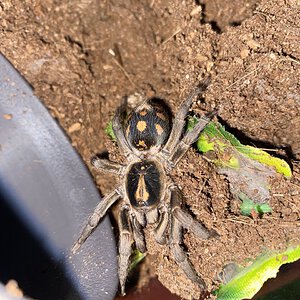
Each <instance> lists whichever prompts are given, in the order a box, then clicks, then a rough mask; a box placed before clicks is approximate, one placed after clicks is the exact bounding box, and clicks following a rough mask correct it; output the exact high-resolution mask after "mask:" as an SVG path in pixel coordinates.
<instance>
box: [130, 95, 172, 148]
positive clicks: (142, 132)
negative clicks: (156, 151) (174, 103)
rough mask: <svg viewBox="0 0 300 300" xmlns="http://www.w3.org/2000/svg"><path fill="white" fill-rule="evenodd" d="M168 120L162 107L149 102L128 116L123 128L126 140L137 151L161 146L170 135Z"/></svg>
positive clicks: (166, 113) (164, 108)
mask: <svg viewBox="0 0 300 300" xmlns="http://www.w3.org/2000/svg"><path fill="white" fill-rule="evenodd" d="M170 119H171V118H170V114H169V112H168V110H167V109H166V107H165V106H164V105H162V104H159V103H155V102H153V101H152V100H149V101H148V102H147V103H145V104H142V105H141V106H139V107H137V108H136V109H135V110H134V111H133V112H132V113H131V114H130V116H129V118H128V120H127V124H126V127H125V130H126V132H125V134H126V138H127V140H128V141H129V142H130V143H131V145H132V146H133V147H135V148H137V149H138V150H148V149H150V148H151V147H153V146H159V145H163V144H165V143H166V141H167V139H168V136H169V134H170V125H171V124H170V122H171V120H170Z"/></svg>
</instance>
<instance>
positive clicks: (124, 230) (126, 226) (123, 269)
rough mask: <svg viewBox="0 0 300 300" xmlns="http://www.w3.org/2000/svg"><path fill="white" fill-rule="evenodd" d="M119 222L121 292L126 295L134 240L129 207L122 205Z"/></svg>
mask: <svg viewBox="0 0 300 300" xmlns="http://www.w3.org/2000/svg"><path fill="white" fill-rule="evenodd" d="M118 223H119V231H120V235H119V280H120V287H121V294H122V295H125V284H126V278H127V275H128V268H129V258H130V256H131V245H132V242H133V237H132V228H131V224H130V221H129V214H128V207H127V206H125V207H122V208H121V210H120V214H119V217H118Z"/></svg>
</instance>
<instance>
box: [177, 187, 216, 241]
mask: <svg viewBox="0 0 300 300" xmlns="http://www.w3.org/2000/svg"><path fill="white" fill-rule="evenodd" d="M181 203H182V193H181V191H180V190H179V188H178V187H177V186H173V187H172V198H171V206H172V215H173V216H174V217H175V218H176V219H177V220H178V221H179V223H180V224H181V225H182V227H183V228H185V229H187V230H189V231H190V232H192V233H194V234H195V235H197V236H198V237H199V238H200V239H203V240H207V239H209V238H211V237H216V236H218V235H217V234H216V232H214V231H210V230H208V229H206V228H205V227H204V226H203V225H202V224H201V223H200V222H198V221H197V220H195V219H194V218H193V217H192V216H191V215H190V214H189V213H187V212H186V211H184V210H183V209H182V208H181Z"/></svg>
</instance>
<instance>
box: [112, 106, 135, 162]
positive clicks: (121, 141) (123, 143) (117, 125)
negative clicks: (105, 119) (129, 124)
mask: <svg viewBox="0 0 300 300" xmlns="http://www.w3.org/2000/svg"><path fill="white" fill-rule="evenodd" d="M124 111H125V104H123V105H121V106H120V107H119V108H118V109H117V111H116V114H115V116H114V118H113V120H112V127H113V131H114V134H115V135H116V140H117V143H118V145H119V147H120V149H121V152H122V153H124V155H125V157H126V158H128V157H129V155H130V153H131V152H132V147H131V146H130V145H129V143H128V142H127V139H126V137H125V135H124V129H123V124H122V114H123V113H124Z"/></svg>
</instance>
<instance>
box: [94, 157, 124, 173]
mask: <svg viewBox="0 0 300 300" xmlns="http://www.w3.org/2000/svg"><path fill="white" fill-rule="evenodd" d="M91 164H92V165H93V167H95V168H96V169H97V170H102V171H108V172H111V173H114V174H117V175H121V174H122V173H123V170H124V167H123V166H122V165H120V164H118V163H116V162H113V161H110V160H108V159H104V158H99V157H97V156H94V157H93V158H92V159H91Z"/></svg>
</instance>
